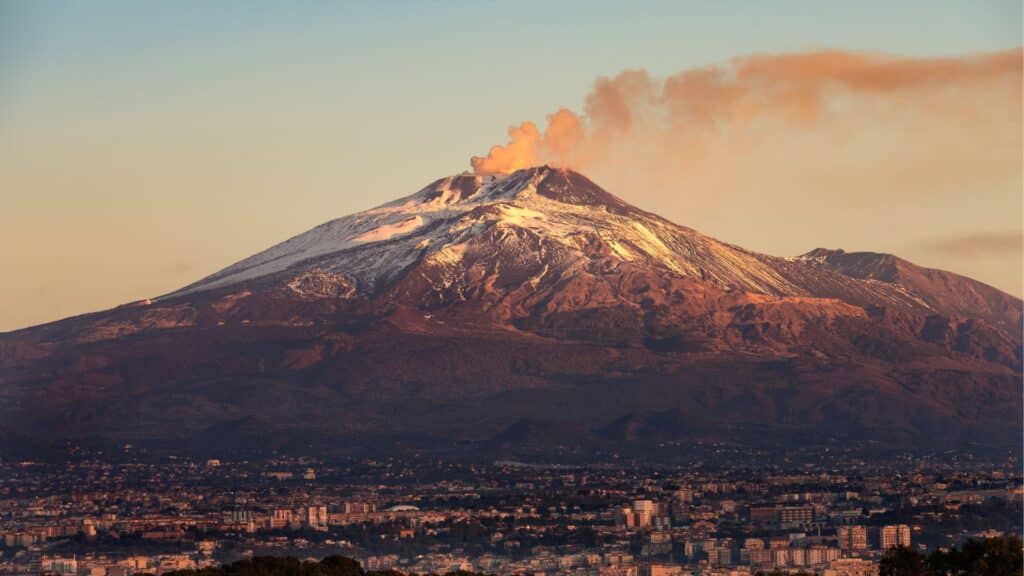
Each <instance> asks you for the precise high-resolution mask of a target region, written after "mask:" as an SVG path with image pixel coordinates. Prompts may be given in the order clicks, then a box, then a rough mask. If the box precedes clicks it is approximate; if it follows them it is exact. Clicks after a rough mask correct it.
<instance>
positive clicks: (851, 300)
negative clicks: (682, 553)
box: [0, 166, 1022, 455]
mask: <svg viewBox="0 0 1024 576" xmlns="http://www.w3.org/2000/svg"><path fill="white" fill-rule="evenodd" d="M1020 322H1021V301H1020V300H1019V299H1016V298H1013V297H1012V296H1009V295H1007V294H1004V293H1002V292H999V291H998V290H996V289H994V288H991V287H989V286H985V285H984V284H981V283H980V282H975V281H973V280H970V279H968V278H964V277H961V276H957V275H955V274H951V273H948V272H942V271H939V270H930V269H926V268H921V267H918V266H915V265H913V264H911V263H909V262H906V261H905V260H901V259H899V258H896V257H894V256H891V255H887V254H872V253H864V252H843V251H840V250H824V249H818V250H814V251H811V252H809V253H807V254H805V255H803V256H798V257H794V258H778V257H774V256H768V255H765V254H759V253H756V252H752V251H749V250H745V249H743V248H740V247H737V246H734V245H731V244H727V243H725V242H721V241H719V240H716V239H714V238H711V237H709V236H706V235H704V234H701V233H699V232H697V231H695V230H693V229H691V228H686V227H684V226H680V225H677V224H675V223H672V222H670V221H668V220H665V219H664V218H661V217H659V216H657V215H655V214H651V213H649V212H646V211H643V210H640V209H638V208H636V207H633V206H631V205H630V204H628V203H627V202H625V201H623V200H622V199H620V198H618V197H616V196H614V195H612V194H610V193H608V192H606V191H605V190H603V189H601V187H600V186H598V185H597V184H595V183H593V182H592V181H590V180H589V179H587V178H586V177H584V176H583V175H581V174H578V173H576V172H572V171H569V170H559V169H556V168H552V167H548V166H540V167H534V168H529V169H525V170H520V171H518V172H515V173H512V174H509V175H507V176H499V177H489V176H488V177H482V176H477V175H473V174H457V175H454V176H449V177H446V178H442V179H440V180H437V181H435V182H433V183H431V184H429V185H427V186H426V187H424V188H422V189H421V190H419V191H417V192H415V193H414V194H411V195H408V196H405V197H402V198H399V199H398V200H395V201H393V202H389V203H387V204H384V205H381V206H378V207H376V208H373V209H370V210H366V211H364V212H360V213H358V214H353V215H350V216H345V217H342V218H338V219H336V220H332V221H330V222H326V223H324V224H321V225H320V226H317V227H316V228H313V229H312V230H310V231H308V232H306V233H304V234H300V235H298V236H296V237H294V238H291V239H289V240H286V241H284V242H282V243H280V244H278V245H276V246H273V247H271V248H269V249H267V250H265V251H263V252H260V253H258V254H255V255H254V256H251V257H249V258H246V259H245V260H242V261H241V262H238V263H236V264H233V265H231V266H229V267H227V268H225V269H224V270H222V271H220V272H218V273H216V274H214V275H212V276H210V277H208V278H205V279H202V280H200V281H198V282H196V283H195V284H192V285H191V286H187V287H185V288H183V289H181V290H179V291H177V292H175V293H173V294H170V295H167V296H165V297H162V298H158V299H154V300H144V301H140V302H137V303H135V304H132V305H129V306H122V307H118V308H115V309H112V310H108V311H104V312H98V313H95V314H90V315H85V316H81V317H76V318H69V319H66V320H63V321H60V322H55V323H52V324H49V325H44V326H39V327H35V328H30V329H26V330H22V331H19V332H14V333H10V334H0V375H2V377H0V422H3V423H4V425H5V426H9V427H10V428H11V429H17V430H19V431H24V432H25V434H27V435H29V436H31V437H40V438H48V439H51V440H54V439H58V438H74V437H76V435H83V434H88V435H90V436H92V435H95V436H97V437H102V438H109V439H116V440H117V441H119V442H131V443H133V444H134V443H136V442H138V441H140V440H145V439H147V438H148V439H152V440H156V441H157V443H158V444H159V443H161V442H164V443H165V444H164V445H166V443H168V442H170V443H174V442H181V441H182V440H181V439H182V438H187V439H188V440H187V441H188V442H193V443H194V444H192V445H193V446H196V447H198V448H197V449H198V450H203V449H206V448H207V447H208V445H209V443H210V442H211V441H212V442H221V441H222V439H223V438H225V437H228V438H230V443H231V444H233V445H236V446H245V447H247V448H248V447H253V448H255V449H257V450H259V449H274V448H273V447H272V446H271V447H268V446H266V445H265V440H266V439H267V438H282V439H283V441H285V443H286V444H287V445H292V446H294V445H303V446H306V445H308V443H307V440H308V439H309V438H329V439H333V440H329V441H328V442H327V443H328V444H329V445H328V446H326V447H325V449H328V450H334V449H340V448H345V447H350V446H356V445H359V446H362V445H364V444H366V443H367V442H371V441H373V438H377V441H379V442H380V443H381V444H379V446H381V447H383V446H387V445H388V444H387V442H391V441H397V442H399V443H400V444H401V443H402V442H403V441H404V440H403V438H405V439H409V438H413V439H415V443H419V442H421V441H424V438H426V437H429V436H430V435H434V437H435V438H441V439H443V441H442V443H443V444H444V445H445V447H446V448H447V447H449V446H448V445H449V444H450V443H451V439H452V438H462V439H467V440H471V441H473V442H477V441H479V440H480V438H481V437H484V438H487V437H490V436H493V437H494V438H498V439H502V438H505V439H507V438H518V437H520V436H522V434H521V432H517V430H520V431H521V430H523V429H526V430H531V429H541V430H558V429H563V428H566V427H568V428H572V429H577V428H579V429H581V430H583V437H584V438H587V439H588V440H587V441H588V442H597V445H601V443H602V442H605V441H606V440H608V439H609V437H608V435H609V434H611V435H612V436H615V435H618V434H622V429H623V427H624V426H626V427H628V428H629V429H631V430H633V429H635V430H645V429H647V430H652V431H654V432H652V433H656V434H665V435H666V436H665V437H658V438H652V437H647V438H646V439H645V438H641V440H642V443H643V444H645V445H659V442H661V441H662V440H671V441H673V442H675V441H679V440H686V441H689V440H692V439H693V437H694V434H699V435H706V437H707V438H711V439H717V440H720V439H723V438H724V439H729V438H733V439H736V438H747V439H749V438H756V440H757V441H758V442H761V441H762V440H764V439H765V438H766V437H769V436H771V435H772V434H774V433H776V432H777V433H779V434H781V436H779V437H782V438H787V439H790V440H787V442H790V443H791V439H792V438H796V437H800V438H804V439H806V440H807V441H808V442H811V441H813V440H814V439H815V438H830V439H834V438H840V437H842V438H849V439H853V442H854V443H855V442H856V441H857V440H858V439H866V440H871V441H879V442H882V443H884V444H885V445H886V446H891V445H893V443H894V442H901V443H903V444H904V445H909V446H927V447H928V448H929V449H932V448H934V447H935V446H937V445H940V444H947V445H948V444H951V443H954V444H955V443H957V442H961V441H971V442H975V441H980V442H988V441H991V439H992V438H1011V437H1012V436H1013V435H1012V434H1011V433H1010V432H1012V431H1013V430H1019V429H1020V414H1021V406H1020V404H1021V396H1020V393H1019V382H1020V372H1021V365H1022V354H1021V345H1020ZM979 399H980V400H979ZM967 406H969V407H970V408H969V409H965V407H967ZM665 411H670V412H665ZM908 412H911V413H913V414H915V417H914V418H912V419H908V418H906V414H907V413H908ZM349 415H358V416H357V417H347V416H349ZM270 422H273V423H275V424H274V425H278V423H280V426H281V427H279V428H273V427H272V428H271V430H272V431H271V432H267V431H266V430H265V429H264V428H263V427H262V425H258V426H256V425H254V424H253V423H270ZM535 422H539V423H540V424H537V425H535V424H533V423H535ZM894 422H900V423H902V424H901V427H896V428H894V425H893V423H894ZM546 423H552V425H551V426H548V425H547V424H546ZM623 423H627V424H626V425H624V424H623ZM666 423H667V424H668V427H667V428H666ZM254 426H255V428H256V429H254ZM0 428H2V427H0ZM616 431H618V432H616ZM2 432H3V430H2V429H0V455H2V454H3V449H4V446H3V444H2V440H3V434H2ZM292 433H294V434H295V436H291V434H292ZM626 436H627V437H631V436H633V434H632V433H628V434H626ZM289 438H291V440H294V442H291V441H290V440H288V439H289ZM396 439H397V440H396ZM578 439H579V438H575V439H574V440H573V442H575V441H576V440H578ZM626 439H627V440H628V438H626ZM654 439H656V440H658V441H656V442H650V441H649V440H654ZM611 440H613V441H616V442H617V440H615V439H614V438H612V439H611ZM828 442H833V440H828ZM51 443H52V444H54V445H56V444H59V443H58V442H51ZM415 445H417V446H418V445H419V444H415ZM673 445H676V444H673ZM787 446H789V444H787ZM616 450H618V449H616Z"/></svg>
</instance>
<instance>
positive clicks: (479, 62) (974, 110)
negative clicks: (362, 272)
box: [0, 0, 1024, 331]
mask: <svg viewBox="0 0 1024 576" xmlns="http://www.w3.org/2000/svg"><path fill="white" fill-rule="evenodd" d="M1021 10H1022V9H1021V3H1020V2H1019V0H1017V1H1009V2H999V1H978V0H971V1H963V2H942V1H927V2H924V1H922V2H893V1H887V2H871V1H862V2H855V3H854V2H821V1H807V2H802V1H795V0H781V1H777V2H733V1H728V0H723V1H717V2H708V1H688V2H686V1H666V2H630V3H625V2H598V1H585V2H584V1H581V2H570V1H565V2H550V1H548V2H531V1H528V0H527V1H521V2H516V3H514V4H512V3H508V2H486V1H472V2H454V1H453V2H403V1H392V2H370V1H366V2H359V1H353V2H320V1H310V2H260V1H247V2H234V1H221V2H205V1H189V0H178V1H173V2H171V1H163V2H142V3H140V2H133V1H125V2H113V1H102V0H101V1H94V2H75V1H68V2H62V1H59V0H52V1H48V2H34V1H28V0H25V1H11V0H0V245H2V246H3V247H4V252H3V253H4V262H3V264H2V266H0V271H2V272H0V274H2V280H3V282H2V286H3V289H2V290H0V331H3V330H11V329H16V328H20V327H24V326H29V325H34V324H38V323H42V322H46V321H51V320H56V319H59V318H62V317H66V316H70V315H74V314H80V313H85V312H89V311H94V310H99V309H104V308H109V307H112V306H116V305H119V304H122V303H126V302H130V301H134V300H138V299H141V298H146V297H152V296H156V295H160V294H163V293H167V292H170V291H172V290H174V289H176V288H179V287H181V286H183V285H185V284H188V283H190V282H192V281H194V280H196V279H198V278H200V277H203V276H206V275H208V274H210V273H212V272H215V271H217V270H219V269H221V268H223V267H225V266H227V265H229V264H231V263H233V262H235V261H237V260H239V259H242V258H244V257H246V256H248V255H251V254H253V253H255V252H258V251H260V250H262V249H264V248H267V247H269V246H270V245H272V244H275V243H277V242H280V241H282V240H284V239H287V238H289V237H291V236H293V235H295V234H298V233H300V232H303V231H305V230H307V229H309V228H311V227H313V226H315V225H317V224H319V223H321V222H324V221H327V220H330V219H332V218H335V217H339V216H343V215H345V214H349V213H352V212H356V211H359V210H363V209H366V208H369V207H372V206H375V205H377V204H381V203H383V202H386V201H388V200H391V199H394V198H396V197H399V196H404V195H408V194H410V193H412V192H415V191H416V190H418V189H420V188H421V187H423V186H424V185H425V184H427V183H428V182H430V181H432V180H435V179H437V178H439V177H441V176H444V175H448V174H452V173H456V172H460V171H463V170H469V169H470V158H471V157H472V156H480V155H486V154H487V153H488V150H489V149H490V148H491V147H492V146H494V145H502V144H505V143H506V141H507V140H508V136H507V131H508V129H509V128H510V127H511V126H516V125H519V123H520V122H523V121H530V122H535V123H537V124H538V125H540V126H544V123H545V121H546V118H547V117H548V115H550V114H552V113H554V112H555V111H557V110H559V109H562V108H566V109H568V110H572V111H575V113H576V114H578V115H579V116H580V117H582V118H584V121H587V118H588V113H592V112H593V107H592V106H591V105H590V104H589V103H590V102H592V101H593V99H592V98H590V97H588V95H592V94H593V93H594V91H595V86H596V84H595V82H598V85H599V84H600V81H599V80H598V79H600V78H605V79H607V81H608V82H610V81H613V80H614V79H616V78H619V76H618V75H619V74H620V73H621V72H623V71H627V70H633V71H638V70H642V71H643V74H645V75H646V77H648V78H651V79H652V82H653V83H654V85H656V86H663V85H664V83H665V82H666V81H667V80H669V79H672V78H679V77H689V76H686V74H687V72H688V71H694V70H706V69H708V68H709V67H715V68H714V69H716V70H724V71H725V72H724V73H725V74H726V77H728V78H730V79H731V78H733V74H734V73H735V71H736V69H737V68H736V67H737V66H740V64H738V63H742V62H749V61H750V59H751V58H757V57H758V56H762V57H763V56H765V55H768V56H772V55H786V54H790V55H793V54H795V55H798V56H799V55H807V54H817V53H821V52H822V51H828V53H835V54H847V55H848V54H852V55H868V56H866V57H867V58H868V59H869V62H876V61H881V62H887V61H889V59H893V58H895V59H897V60H898V62H909V63H911V64H912V65H914V66H916V65H918V64H920V65H922V66H925V67H926V68H927V67H929V66H930V67H931V68H934V67H935V66H934V65H935V63H936V62H939V63H942V62H950V61H955V62H960V61H963V62H975V61H976V60H977V59H978V58H981V57H983V56H984V55H991V54H993V53H1004V54H1006V53H1009V54H1011V57H1013V56H1012V55H1013V54H1016V55H1017V56H1016V57H1019V54H1020V52H1019V49H1020V46H1021V45H1022V43H1024V39H1022V34H1024V33H1022V29H1021V26H1022V24H1021V23H1022V18H1024V17H1022V13H1021ZM1015 50H1016V52H1014V51H1015ZM1007 51H1009V52H1007ZM972 59H973V60H972ZM968 66H973V65H968ZM931 68H928V69H931ZM826 72H828V71H826ZM915 77H916V76H915ZM978 77H979V75H977V74H973V73H968V74H967V79H958V77H956V78H953V79H952V80H949V79H946V80H942V81H941V82H939V83H926V84H924V85H921V86H916V87H911V88H908V89H901V90H898V91H897V93H895V94H894V95H889V94H885V95H880V94H878V93H871V94H867V95H862V94H859V93H857V92H856V91H855V90H850V91H849V93H846V92H839V93H837V94H836V95H835V96H834V97H833V96H831V94H832V92H830V93H829V94H830V96H829V98H830V100H829V102H828V106H827V109H826V111H825V112H824V113H819V114H816V115H815V117H814V118H813V119H812V120H810V121H804V120H802V117H801V118H800V119H796V120H794V119H792V118H788V117H784V116H778V117H776V116H770V115H769V116H767V117H762V119H761V120H759V121H758V122H757V123H756V124H753V125H752V124H743V125H739V124H737V123H736V122H733V121H732V120H730V121H728V122H718V123H716V124H715V127H714V129H713V130H708V129H701V130H704V131H701V130H696V129H692V127H691V126H689V125H685V123H684V125H682V126H681V127H678V131H675V130H676V128H675V127H674V128H673V130H674V131H673V132H672V134H673V135H677V134H686V135H687V137H686V138H685V139H680V138H678V137H676V136H672V137H671V138H670V140H669V141H665V140H659V138H664V137H665V130H663V128H664V127H662V126H658V125H657V122H658V120H657V119H658V118H661V117H662V116H660V115H654V116H651V118H647V119H646V121H645V122H646V124H644V126H645V129H644V131H642V133H641V131H638V130H634V131H632V132H630V133H629V139H622V140H621V142H623V143H624V145H622V146H620V147H619V148H618V149H616V150H613V151H608V150H607V149H604V150H603V152H602V154H603V155H602V161H601V162H600V163H599V164H594V165H593V166H592V169H590V168H588V167H586V166H584V167H582V168H583V169H584V172H585V173H587V174H588V175H590V176H591V177H593V178H594V179H595V180H596V181H597V182H598V183H599V184H602V185H604V186H605V187H606V188H608V189H609V191H611V192H612V193H614V194H616V195H618V196H620V197H622V198H624V199H626V200H627V201H630V202H633V203H634V204H637V205H639V206H640V207H642V208H644V209H647V210H650V211H653V212H656V213H659V214H661V215H663V216H665V217H667V218H669V219H670V220H673V221H675V222H677V223H680V224H684V225H687V226H690V227H693V228H696V229H698V230H700V231H702V232H705V233H708V234H711V235H712V236H715V237H717V238H720V239H722V240H725V241H727V242H731V243H735V244H738V245H741V246H744V247H746V248H749V249H752V250H757V251H762V252H767V253H770V254H775V255H780V256H790V255H796V254H799V253H802V252H805V251H808V250H811V249H813V248H815V247H819V246H824V247H829V248H843V249H846V250H873V251H881V252H891V253H895V254H897V255H900V256H903V257H906V258H908V259H911V260H912V261H915V262H917V263H920V264H924V265H928V266H934V267H939V268H944V269H947V270H952V271H955V272H959V273H963V274H967V275H969V276H971V277H974V278H977V279H979V280H982V281H985V282H987V283H990V284H993V285H995V286H997V287H999V288H1001V289H1003V290H1006V291H1008V292H1010V293H1013V294H1015V295H1018V296H1019V295H1020V294H1021V292H1022V287H1021V283H1022V282H1021V276H1022V271H1021V259H1022V258H1021V228H1022V224H1021V220H1022V211H1024V208H1022V186H1024V177H1022V167H1021V162H1022V160H1021V158H1022V154H1024V147H1022V144H1021V129H1022V126H1021V106H1020V105H1021V99H1020V89H1021V88H1020V71H1019V69H1018V70H1017V71H1016V72H1015V73H1012V74H1010V75H1009V76H1007V75H1006V74H1003V75H1002V76H999V77H992V76H984V77H982V78H981V79H978ZM771 78H775V77H774V76H772V77H771ZM944 78H945V77H944ZM730 81H731V80H730ZM774 81H776V80H769V81H768V82H769V88H770V86H771V85H770V82H774ZM758 86H761V84H760V83H759V84H758ZM758 89H759V90H760V89H761V88H758ZM660 93H661V92H659V94H660ZM758 97H759V98H760V96H758ZM692 102H693V101H692V100H686V103H692ZM728 113H729V116H728V118H730V119H733V118H735V113H734V111H729V112H728ZM652 118H653V120H652ZM695 134H696V135H697V136H699V138H698V137H696V136H694V135H695ZM664 142H668V143H667V144H665V145H664V146H663V145H662V143H664ZM627 145H628V146H627ZM678 147H683V148H685V149H686V151H687V153H686V155H685V156H684V155H683V153H682V152H680V149H679V148H678ZM681 159H682V160H681ZM665 161H671V163H672V166H673V167H672V169H671V170H668V171H665V170H662V169H661V168H660V167H661V166H662V164H661V162H665Z"/></svg>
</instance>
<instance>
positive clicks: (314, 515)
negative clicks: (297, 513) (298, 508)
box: [306, 506, 327, 528]
mask: <svg viewBox="0 0 1024 576" xmlns="http://www.w3.org/2000/svg"><path fill="white" fill-rule="evenodd" d="M306 525H307V526H309V527H310V528H326V527H327V506H309V507H307V508H306Z"/></svg>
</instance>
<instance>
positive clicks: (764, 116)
mask: <svg viewBox="0 0 1024 576" xmlns="http://www.w3.org/2000/svg"><path fill="white" fill-rule="evenodd" d="M1021 69H1022V51H1021V50H1020V49H1015V50H1008V51H1003V52H996V53H991V54H983V55H978V56H971V57H964V58H904V57H896V56H891V55H885V54H867V53H858V52H843V51H817V52H807V53H792V54H774V55H752V56H746V57H742V58H737V59H735V60H733V61H731V62H729V63H728V64H726V65H722V66H708V67H704V68H694V69H689V70H684V71H682V72H680V73H678V74H675V75H672V76H669V77H667V78H656V77H653V76H652V75H651V74H649V73H648V72H647V71H645V70H642V69H638V70H626V71H624V72H621V73H619V74H618V75H616V76H614V77H611V78H605V77H602V78H598V79H597V81H596V82H595V83H594V87H593V89H592V90H591V92H590V94H588V95H587V97H586V102H585V105H584V107H583V113H582V114H578V113H576V112H573V111H571V110H568V109H564V108H563V109H560V110H558V111H557V112H555V113H553V114H551V115H549V116H548V117H547V126H546V128H545V129H544V130H543V131H542V130H541V129H540V128H538V127H537V125H536V124H534V123H533V122H523V123H521V124H519V125H518V126H513V127H511V128H509V141H508V143H507V144H505V145H498V146H494V147H492V148H491V149H490V151H489V152H488V154H487V156H477V157H473V158H472V160H471V164H472V166H473V169H474V171H475V172H477V173H479V174H507V173H510V172H513V171H515V170H518V169H521V168H526V167H529V166H533V165H536V164H538V163H545V162H547V163H552V164H556V165H560V166H564V167H571V168H587V169H593V168H595V166H601V165H603V164H606V163H609V162H616V161H620V160H621V158H620V157H619V156H618V153H619V152H621V151H623V150H625V149H628V148H633V147H636V146H638V145H639V146H640V147H641V148H643V149H644V150H645V151H650V150H659V151H661V153H660V154H657V155H656V157H657V158H658V160H659V161H661V162H665V163H671V162H684V163H685V158H686V157H687V156H688V155H693V154H695V153H699V152H700V148H701V147H707V146H711V145H713V143H712V142H710V141H708V140H707V138H709V137H710V135H712V134H715V133H730V132H735V131H742V130H745V129H749V128H750V127H753V126H758V125H765V124H771V123H775V122H780V123H783V124H785V125H786V127H787V128H793V127H810V126H813V125H815V124H816V123H818V121H819V120H821V119H822V118H823V117H830V116H840V117H841V116H843V115H851V116H854V114H852V113H853V112H854V111H857V110H859V109H868V110H869V111H870V112H871V113H873V114H874V115H876V116H877V118H878V119H879V120H884V119H885V118H886V117H887V109H890V108H892V107H894V106H902V105H905V104H909V105H911V106H914V107H917V108H922V107H923V108H925V109H926V111H927V112H928V113H929V114H936V115H938V114H943V113H954V112H957V110H950V109H947V108H944V107H943V105H942V104H943V102H939V101H937V100H942V98H941V96H942V95H946V96H954V97H955V98H956V99H957V100H959V101H960V102H961V106H960V109H959V112H960V113H965V112H966V111H967V108H969V107H970V106H971V105H970V104H969V103H968V102H970V101H975V99H973V98H971V99H968V98H966V96H969V95H971V96H977V94H976V93H977V92H986V93H989V94H991V95H992V96H994V97H996V98H998V99H1000V100H1003V101H1004V103H1009V104H1011V105H1012V106H1018V107H1019V103H1020V81H1021ZM944 104H949V102H945V103H944ZM1003 110H1005V109H1003ZM1001 111H1002V110H998V109H997V110H992V113H993V114H997V113H1000V112H1001ZM935 121H940V119H939V118H935Z"/></svg>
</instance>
